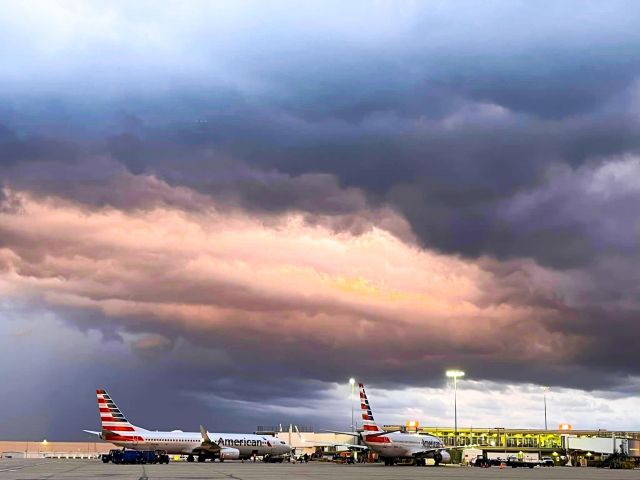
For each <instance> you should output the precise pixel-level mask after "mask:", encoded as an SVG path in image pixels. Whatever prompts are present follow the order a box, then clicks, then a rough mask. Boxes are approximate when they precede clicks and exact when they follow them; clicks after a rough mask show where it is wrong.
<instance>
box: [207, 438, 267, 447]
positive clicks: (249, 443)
mask: <svg viewBox="0 0 640 480" xmlns="http://www.w3.org/2000/svg"><path fill="white" fill-rule="evenodd" d="M218 445H224V446H225V447H261V446H262V445H264V442H263V441H262V440H247V439H244V438H243V439H241V440H240V439H235V440H231V439H230V438H227V439H224V438H222V437H220V439H219V440H218Z"/></svg>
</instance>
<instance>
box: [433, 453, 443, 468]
mask: <svg viewBox="0 0 640 480" xmlns="http://www.w3.org/2000/svg"><path fill="white" fill-rule="evenodd" d="M433 460H434V461H435V462H436V465H440V462H442V454H441V453H440V452H436V453H434V454H433Z"/></svg>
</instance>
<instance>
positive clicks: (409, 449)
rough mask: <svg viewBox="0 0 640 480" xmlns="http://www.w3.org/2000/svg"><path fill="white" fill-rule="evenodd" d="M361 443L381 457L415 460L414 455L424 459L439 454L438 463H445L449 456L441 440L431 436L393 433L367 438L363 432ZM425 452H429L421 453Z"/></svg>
mask: <svg viewBox="0 0 640 480" xmlns="http://www.w3.org/2000/svg"><path fill="white" fill-rule="evenodd" d="M362 441H363V442H364V443H365V445H367V447H369V448H370V449H371V450H373V451H374V452H376V453H377V454H378V455H380V456H381V457H387V458H415V457H416V455H420V456H422V457H424V458H434V457H435V456H437V454H439V455H441V460H440V461H443V462H445V463H447V461H448V460H449V454H448V453H447V452H446V451H445V450H444V449H445V446H444V443H442V440H440V439H439V438H438V437H434V436H432V435H419V434H417V433H416V434H411V433H400V432H394V433H389V434H386V435H381V436H376V437H370V438H367V435H366V433H364V432H363V435H362ZM425 451H431V452H430V453H423V452H425Z"/></svg>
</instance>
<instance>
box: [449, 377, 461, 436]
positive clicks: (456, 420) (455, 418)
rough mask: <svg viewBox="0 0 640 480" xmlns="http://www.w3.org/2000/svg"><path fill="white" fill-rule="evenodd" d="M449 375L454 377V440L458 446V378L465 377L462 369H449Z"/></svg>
mask: <svg viewBox="0 0 640 480" xmlns="http://www.w3.org/2000/svg"><path fill="white" fill-rule="evenodd" d="M446 375H447V377H449V378H453V419H454V420H453V421H454V424H453V425H454V427H453V442H454V445H453V446H454V447H457V446H458V378H461V377H464V372H463V371H462V370H447V373H446Z"/></svg>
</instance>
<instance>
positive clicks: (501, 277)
mask: <svg viewBox="0 0 640 480" xmlns="http://www.w3.org/2000/svg"><path fill="white" fill-rule="evenodd" d="M140 181H141V182H142V183H144V184H148V183H149V182H151V183H152V184H154V185H156V183H157V185H156V188H157V189H158V190H159V191H162V192H164V195H165V196H166V195H168V194H169V193H170V191H171V187H169V186H167V185H164V184H161V183H162V182H159V181H157V180H155V179H154V180H150V179H149V178H148V177H144V178H142V179H140ZM130 187H131V188H133V187H134V186H133V185H131V186H130ZM184 190H185V189H184V188H180V192H178V193H179V194H180V195H181V196H182V198H192V197H191V196H190V194H189V192H185V191H184ZM6 193H7V196H8V197H10V198H13V200H14V202H18V203H19V204H20V208H19V209H11V210H7V211H5V212H2V213H0V234H1V236H2V238H3V239H4V242H3V247H2V248H1V249H0V291H2V293H3V294H4V295H8V296H10V297H15V298H31V299H37V300H38V301H39V302H43V303H44V304H45V305H46V306H48V307H50V308H54V309H76V310H79V311H83V310H87V311H94V312H99V313H100V314H101V315H103V317H104V318H105V319H106V320H105V321H108V322H111V323H112V324H114V325H116V326H117V327H118V328H122V329H124V330H130V331H133V332H142V333H143V332H158V331H159V332H161V334H162V335H163V337H162V338H169V337H175V336H181V337H184V338H186V339H188V340H189V341H191V342H194V343H198V344H200V345H204V346H211V347H218V348H219V347H223V348H235V346H242V347H246V348H257V349H265V348H267V347H265V346H264V345H268V344H270V342H276V343H277V344H278V345H280V346H281V347H282V348H275V347H272V349H273V348H275V350H276V351H275V355H276V357H277V358H281V359H282V360H283V361H285V360H286V359H287V355H289V354H290V355H291V356H299V355H305V354H308V355H311V356H316V357H318V358H322V357H325V356H327V355H332V353H331V352H336V351H340V350H341V349H342V351H343V353H342V354H339V355H343V356H346V357H348V358H353V357H354V356H355V357H359V358H360V359H365V358H367V356H368V355H369V354H368V352H371V351H376V352H378V353H377V354H376V357H377V358H376V360H375V362H376V363H378V364H379V365H382V366H384V368H391V369H394V368H403V365H407V363H410V364H415V363H417V364H420V363H429V362H434V361H440V362H442V361H446V360H447V359H449V358H455V357H464V356H469V357H470V358H478V359H485V360H486V359H489V360H491V361H494V362H503V361H505V360H507V359H509V358H510V356H511V355H515V356H517V358H518V359H519V361H526V360H527V359H536V358H540V357H541V356H545V358H547V360H549V359H551V360H554V359H555V360H560V359H562V358H564V357H565V356H567V355H571V354H572V353H574V351H575V349H576V348H578V347H579V345H580V343H579V341H578V340H579V339H573V340H572V339H571V337H570V336H567V335H565V334H560V333H554V332H551V331H549V330H548V329H547V328H545V326H544V325H545V324H544V321H545V320H548V319H550V318H556V317H557V315H558V308H556V306H554V305H553V304H547V305H544V302H541V301H540V298H544V299H548V298H553V295H552V291H551V290H552V285H553V283H554V282H555V281H556V280H557V279H556V274H554V273H553V272H549V271H547V270H544V269H542V268H540V267H538V266H536V265H535V264H533V263H532V262H529V263H527V262H520V263H517V262H516V263H514V262H512V263H511V264H501V263H500V262H496V261H495V260H490V259H481V260H480V261H470V260H464V259H461V258H458V257H455V256H448V255H443V254H439V253H436V252H434V251H431V250H428V249H422V248H419V247H417V246H416V245H415V244H414V243H412V242H407V241H404V240H401V239H400V238H399V237H398V236H396V235H394V234H393V233H391V232H390V231H389V230H386V229H385V228H383V226H384V225H386V224H388V223H389V222H390V223H392V224H394V225H399V224H403V223H404V219H402V218H401V217H399V216H398V215H397V214H395V213H393V212H392V211H390V210H384V212H383V214H381V215H380V218H382V220H383V221H382V223H383V225H382V226H381V225H378V224H376V223H375V219H376V218H377V217H376V211H374V210H366V209H365V210H363V211H362V213H361V218H362V219H363V220H362V221H364V222H367V223H368V225H369V226H368V228H366V229H362V230H361V231H360V233H354V232H353V231H352V230H338V231H336V229H335V228H334V226H333V225H332V224H331V223H332V221H331V218H328V217H327V218H326V219H325V220H326V221H318V222H316V223H315V224H312V223H310V222H309V221H308V218H305V216H304V215H302V214H297V213H291V214H281V215H269V216H266V217H265V216H257V215H252V214H249V213H247V212H244V211H241V210H237V209H236V210H229V209H222V208H220V207H219V206H218V205H217V204H216V203H215V202H214V201H212V200H210V199H206V197H202V196H200V197H198V207H199V208H197V209H191V208H186V207H185V203H182V204H179V205H177V204H174V205H167V204H159V205H156V206H153V207H149V208H146V209H138V210H123V209H118V208H115V207H103V208H98V207H92V208H89V207H87V206H86V205H81V204H77V203H74V202H71V201H67V200H62V199H60V198H56V197H47V198H37V197H33V196H31V195H29V194H27V193H25V192H16V191H7V192H6ZM194 195H195V194H194ZM393 216H395V217H397V218H392V217H393ZM318 217H321V216H318ZM320 220H322V219H321V218H320ZM505 269H506V270H507V271H508V270H509V269H512V270H513V272H512V273H508V274H505ZM523 291H524V292H528V296H523V295H521V292H523ZM526 299H529V300H528V301H525V300H526ZM532 325H535V328H532ZM569 340H572V341H569ZM256 343H257V344H258V346H257V347H256V346H255V344H256ZM261 343H263V344H264V345H260V344H261ZM558 345H562V348H556V347H557V346H558ZM267 349H268V348H267ZM344 349H347V352H346V353H345V352H344Z"/></svg>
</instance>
